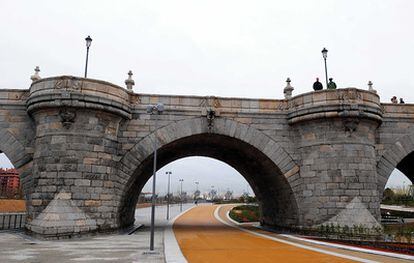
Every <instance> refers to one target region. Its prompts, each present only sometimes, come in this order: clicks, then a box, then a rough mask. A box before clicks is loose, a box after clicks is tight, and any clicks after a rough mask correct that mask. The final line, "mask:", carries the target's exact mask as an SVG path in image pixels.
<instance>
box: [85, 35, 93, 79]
mask: <svg viewBox="0 0 414 263" xmlns="http://www.w3.org/2000/svg"><path fill="white" fill-rule="evenodd" d="M85 41H86V64H85V78H86V76H87V75H88V57H89V47H90V46H91V44H92V38H91V37H90V36H88V37H87V38H85Z"/></svg>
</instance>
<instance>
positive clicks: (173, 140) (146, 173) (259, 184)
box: [118, 117, 299, 226]
mask: <svg viewBox="0 0 414 263" xmlns="http://www.w3.org/2000/svg"><path fill="white" fill-rule="evenodd" d="M155 136H156V137H157V139H158V156H157V159H158V167H159V168H160V167H162V166H164V165H166V164H168V163H170V162H172V161H175V160H177V159H180V158H183V157H189V156H205V157H211V158H214V159H218V160H220V161H223V162H225V163H227V164H228V165H230V166H232V167H233V168H235V169H236V170H237V171H238V172H239V173H240V174H241V175H243V177H244V178H245V179H246V180H247V181H248V182H249V184H250V185H251V187H252V189H253V191H254V192H255V194H256V196H257V198H258V200H259V202H260V204H261V208H262V223H263V224H266V225H273V226H292V225H297V223H298V206H297V200H296V196H295V194H294V189H293V187H292V185H294V181H295V180H297V179H298V173H299V167H298V165H297V164H296V163H295V162H294V160H293V159H292V158H291V156H290V155H289V154H288V153H287V152H286V151H285V149H284V148H283V147H282V146H281V145H280V143H279V142H276V141H274V140H273V139H272V138H270V137H269V136H267V135H266V134H264V133H263V132H261V131H259V130H257V129H255V128H253V127H251V126H249V125H246V124H243V123H239V122H236V121H233V120H230V119H226V118H221V117H220V118H216V119H215V120H214V124H213V128H212V129H211V130H210V131H209V129H208V123H207V119H206V118H205V117H204V118H203V117H197V118H192V119H187V120H182V121H178V122H174V123H172V124H169V125H167V126H164V127H161V128H159V129H158V130H157V131H155V132H152V133H151V134H149V135H148V136H146V137H145V138H143V139H142V140H140V141H139V142H138V143H136V145H134V146H133V147H132V148H131V149H130V150H129V151H128V152H127V153H126V154H125V155H124V156H123V158H122V159H121V161H120V170H119V171H120V174H119V175H120V180H121V183H122V185H124V186H123V187H124V188H123V190H122V192H121V205H120V208H119V211H118V216H119V224H120V226H128V225H130V224H132V223H133V221H134V213H135V205H136V202H137V199H138V195H139V193H140V192H141V190H142V188H143V186H144V185H145V183H146V182H147V181H148V180H149V178H150V177H151V176H152V161H153V140H154V138H155ZM296 185H298V184H296Z"/></svg>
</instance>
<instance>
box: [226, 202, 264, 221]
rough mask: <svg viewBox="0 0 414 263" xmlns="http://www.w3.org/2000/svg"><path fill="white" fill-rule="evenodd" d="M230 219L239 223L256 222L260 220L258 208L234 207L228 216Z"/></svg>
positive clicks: (253, 206)
mask: <svg viewBox="0 0 414 263" xmlns="http://www.w3.org/2000/svg"><path fill="white" fill-rule="evenodd" d="M229 216H230V218H231V219H233V220H235V221H237V222H239V223H246V222H258V221H259V220H260V212H259V206H257V205H241V206H236V207H234V208H233V209H232V210H231V211H230V214H229Z"/></svg>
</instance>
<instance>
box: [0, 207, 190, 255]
mask: <svg viewBox="0 0 414 263" xmlns="http://www.w3.org/2000/svg"><path fill="white" fill-rule="evenodd" d="M191 206H192V204H188V205H184V206H183V209H187V208H189V207H191ZM150 211H151V210H150V208H142V209H137V210H136V213H135V218H136V223H141V224H144V225H145V226H144V227H143V228H142V229H139V230H138V231H136V232H135V233H134V234H133V235H127V234H118V233H116V234H109V235H98V236H94V237H88V238H82V239H71V240H53V241H42V240H37V239H33V238H31V237H29V236H27V235H24V234H23V233H21V232H0V247H1V250H0V262H2V263H3V262H5V263H6V262H31V263H34V262H36V263H37V262H42V263H43V262H45V263H49V262H50V263H52V262H53V263H56V262H59V263H60V262H62V263H64V262H139V263H145V262H154V263H156V262H165V261H164V243H163V235H164V228H165V226H166V225H167V220H166V219H165V216H166V207H165V206H159V207H156V226H157V227H156V231H155V252H156V254H146V253H145V252H147V251H148V249H149V222H150ZM170 212H171V217H174V216H176V215H178V214H179V213H180V210H179V205H174V206H172V207H171V210H170Z"/></svg>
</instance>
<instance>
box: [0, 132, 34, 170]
mask: <svg viewBox="0 0 414 263" xmlns="http://www.w3.org/2000/svg"><path fill="white" fill-rule="evenodd" d="M0 152H4V153H5V154H6V155H7V157H8V158H9V159H10V161H11V163H12V164H13V165H14V167H15V168H17V169H18V168H20V167H22V166H24V165H25V164H27V163H28V162H30V161H31V159H32V157H31V156H30V155H28V154H27V153H26V149H25V147H24V146H23V144H22V143H21V142H19V141H18V140H17V139H16V138H15V137H14V136H13V135H12V134H11V133H10V132H9V131H8V130H6V129H0Z"/></svg>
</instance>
